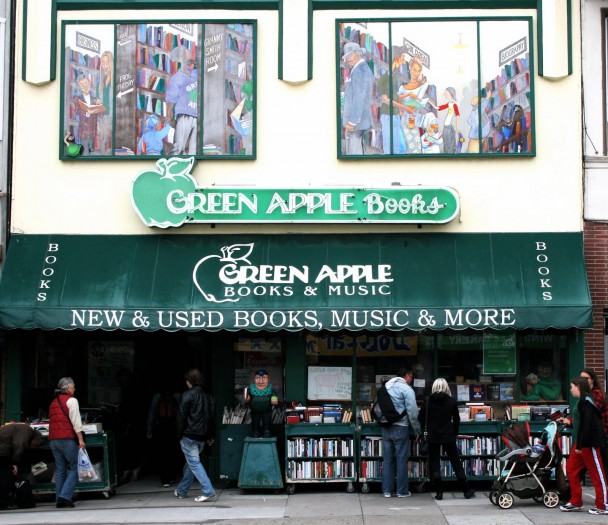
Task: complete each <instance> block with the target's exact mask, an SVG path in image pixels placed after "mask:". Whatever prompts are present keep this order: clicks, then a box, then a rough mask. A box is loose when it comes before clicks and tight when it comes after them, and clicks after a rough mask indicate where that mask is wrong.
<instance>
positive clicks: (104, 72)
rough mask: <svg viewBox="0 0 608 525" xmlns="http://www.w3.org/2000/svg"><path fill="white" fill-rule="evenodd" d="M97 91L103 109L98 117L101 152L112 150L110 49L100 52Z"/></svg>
mask: <svg viewBox="0 0 608 525" xmlns="http://www.w3.org/2000/svg"><path fill="white" fill-rule="evenodd" d="M100 71H101V74H100V76H99V88H98V90H97V92H98V93H99V95H100V97H101V100H102V103H103V106H104V108H105V111H104V112H103V114H102V115H100V118H99V147H100V149H101V153H102V154H103V153H106V154H107V153H111V151H112V109H113V108H112V98H113V97H112V88H113V85H114V82H113V80H114V56H113V55H112V52H111V51H104V52H103V53H102V54H101V64H100Z"/></svg>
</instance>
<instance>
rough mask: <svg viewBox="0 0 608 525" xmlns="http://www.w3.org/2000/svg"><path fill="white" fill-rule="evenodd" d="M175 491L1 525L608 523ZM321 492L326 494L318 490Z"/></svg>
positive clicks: (588, 493)
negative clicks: (199, 499)
mask: <svg viewBox="0 0 608 525" xmlns="http://www.w3.org/2000/svg"><path fill="white" fill-rule="evenodd" d="M173 489H174V487H171V488H168V489H167V488H158V484H157V483H156V480H154V481H153V480H146V479H144V480H141V481H137V482H132V483H128V484H126V485H124V486H122V487H118V488H117V490H116V495H115V496H114V497H111V498H109V499H104V498H103V497H102V496H101V495H99V496H97V495H93V494H84V495H83V496H82V498H80V499H78V500H77V502H76V507H75V508H73V509H56V508H55V506H54V503H52V502H51V501H50V499H49V500H47V501H42V502H39V503H38V505H37V507H36V508H34V509H28V510H19V509H9V510H5V511H0V523H2V525H33V524H49V525H67V524H70V525H73V524H77V525H80V524H83V525H84V524H102V525H118V524H128V525H140V524H141V525H143V524H146V525H161V524H162V525H167V524H209V523H216V524H217V523H220V524H221V523H222V522H224V523H226V525H228V524H230V525H262V524H263V525H319V523H323V525H367V524H378V523H381V524H382V525H403V524H404V523H411V524H415V525H468V524H479V525H503V524H504V525H532V524H533V525H562V524H563V525H571V524H573V523H576V524H577V525H583V524H595V523H608V516H592V515H590V514H588V513H587V512H586V511H585V512H579V513H566V512H560V510H559V508H555V509H547V508H546V507H544V506H543V505H542V504H538V503H535V502H534V501H533V500H520V499H517V498H516V499H515V504H514V505H513V507H512V508H511V509H508V510H503V509H500V508H498V507H496V506H495V505H493V504H492V503H491V502H490V500H489V499H488V497H487V494H488V493H487V491H485V492H484V491H479V492H477V495H476V497H475V498H473V499H469V500H466V499H464V498H463V497H462V494H460V493H449V492H446V493H445V494H444V499H443V500H442V501H435V499H434V498H433V495H432V494H430V493H422V494H417V493H414V494H413V495H412V497H411V498H408V499H397V498H390V499H388V498H384V497H383V496H382V494H381V493H380V492H373V493H371V492H370V493H369V494H362V493H358V492H355V493H352V494H348V493H347V492H346V490H343V489H342V486H341V485H334V486H332V487H331V488H330V489H331V490H328V487H327V486H324V487H318V486H317V487H314V486H312V485H307V486H304V485H298V486H297V487H296V492H295V494H293V495H291V496H288V495H287V494H286V493H284V492H282V493H280V494H274V493H273V492H257V491H249V492H247V493H246V494H242V493H241V491H240V490H239V489H224V490H221V489H219V490H217V495H218V497H217V499H216V500H214V501H212V502H208V503H195V502H194V497H195V496H196V495H197V494H198V491H195V490H191V491H190V494H189V497H188V499H177V498H176V497H174V496H173ZM319 489H321V490H319ZM584 489H585V490H584V495H585V508H586V509H587V508H589V507H591V506H593V488H592V487H584Z"/></svg>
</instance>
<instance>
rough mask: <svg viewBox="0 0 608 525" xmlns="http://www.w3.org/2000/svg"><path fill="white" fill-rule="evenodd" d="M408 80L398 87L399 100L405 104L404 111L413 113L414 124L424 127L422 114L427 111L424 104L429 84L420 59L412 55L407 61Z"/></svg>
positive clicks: (426, 101)
mask: <svg viewBox="0 0 608 525" xmlns="http://www.w3.org/2000/svg"><path fill="white" fill-rule="evenodd" d="M409 69H410V81H409V82H408V83H407V84H403V85H402V86H401V87H400V88H399V93H398V98H399V102H400V103H401V104H403V105H404V106H405V111H406V112H407V113H408V114H410V115H414V119H415V122H416V126H417V127H419V128H423V127H424V116H425V115H426V113H428V110H427V108H426V105H427V103H428V101H429V98H428V93H427V92H428V89H429V84H428V81H427V79H426V77H425V76H424V75H423V74H422V61H421V60H420V59H419V58H418V57H412V58H411V59H410V63H409Z"/></svg>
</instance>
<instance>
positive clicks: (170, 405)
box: [156, 392, 177, 423]
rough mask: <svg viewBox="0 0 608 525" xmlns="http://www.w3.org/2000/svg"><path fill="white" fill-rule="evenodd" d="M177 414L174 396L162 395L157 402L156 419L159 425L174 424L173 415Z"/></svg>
mask: <svg viewBox="0 0 608 525" xmlns="http://www.w3.org/2000/svg"><path fill="white" fill-rule="evenodd" d="M176 412H177V401H176V400H175V396H174V395H173V394H172V393H170V392H167V393H164V394H163V395H162V396H161V397H160V399H159V400H158V408H157V411H156V417H157V418H158V421H159V423H164V422H175V413H176Z"/></svg>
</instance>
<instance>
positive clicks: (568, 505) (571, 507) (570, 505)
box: [559, 502, 583, 512]
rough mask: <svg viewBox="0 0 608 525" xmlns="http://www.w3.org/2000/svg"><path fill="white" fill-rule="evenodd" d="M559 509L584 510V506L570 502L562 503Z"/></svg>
mask: <svg viewBox="0 0 608 525" xmlns="http://www.w3.org/2000/svg"><path fill="white" fill-rule="evenodd" d="M559 510H561V511H562V512H580V511H581V510H583V507H577V506H576V505H572V503H570V502H568V503H566V504H565V505H562V506H561V507H560V508H559Z"/></svg>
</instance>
